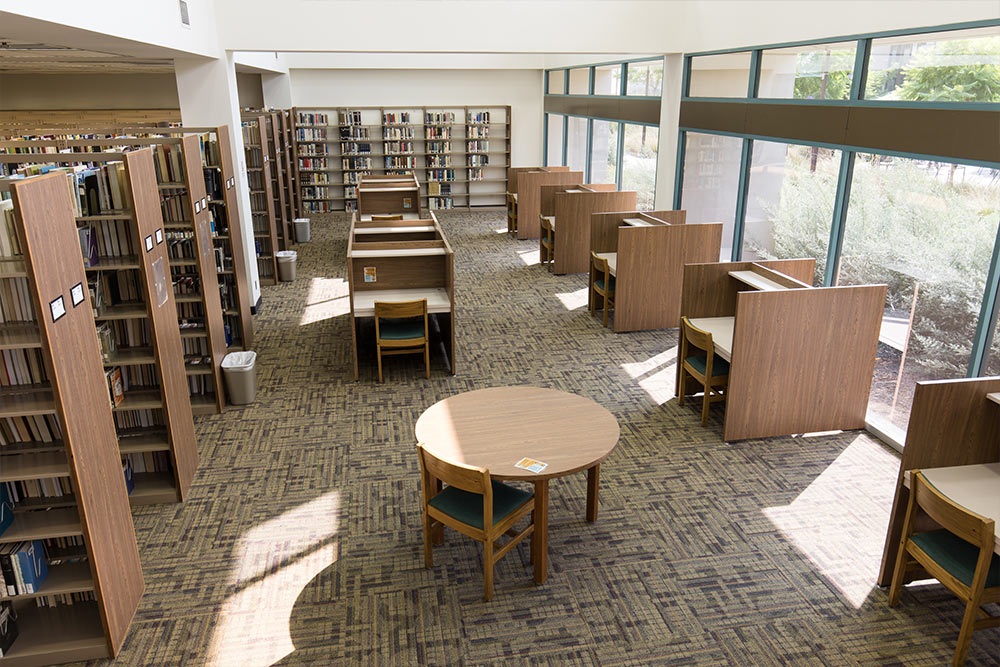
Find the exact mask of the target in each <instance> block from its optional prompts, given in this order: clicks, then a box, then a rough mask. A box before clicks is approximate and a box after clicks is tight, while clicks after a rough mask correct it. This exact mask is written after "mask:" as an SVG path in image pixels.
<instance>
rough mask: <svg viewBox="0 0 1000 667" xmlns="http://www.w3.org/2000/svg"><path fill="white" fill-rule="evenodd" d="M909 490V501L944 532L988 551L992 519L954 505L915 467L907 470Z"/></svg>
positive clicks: (992, 534)
mask: <svg viewBox="0 0 1000 667" xmlns="http://www.w3.org/2000/svg"><path fill="white" fill-rule="evenodd" d="M910 493H912V494H913V495H912V502H914V503H915V504H916V505H917V506H918V507H920V509H922V510H923V511H924V512H926V513H927V515H928V516H929V517H930V518H931V519H933V520H934V521H936V522H937V523H938V524H940V525H941V526H942V527H943V528H945V529H947V530H948V532H950V533H952V534H953V535H956V536H958V537H961V538H962V539H963V540H965V541H966V542H969V543H970V544H974V545H976V546H977V547H979V548H981V549H987V550H990V551H992V546H991V545H992V542H993V540H994V532H993V530H994V522H993V521H992V520H991V519H987V518H985V517H982V516H979V515H978V514H976V513H974V512H970V511H969V510H967V509H966V508H964V507H962V506H961V505H956V504H955V502H954V501H952V500H951V499H950V498H948V497H947V496H945V495H942V493H941V492H940V491H938V490H937V489H936V488H934V486H933V485H932V484H931V483H930V482H928V481H927V478H926V477H924V475H923V473H922V472H920V471H919V470H914V471H912V472H911V473H910Z"/></svg>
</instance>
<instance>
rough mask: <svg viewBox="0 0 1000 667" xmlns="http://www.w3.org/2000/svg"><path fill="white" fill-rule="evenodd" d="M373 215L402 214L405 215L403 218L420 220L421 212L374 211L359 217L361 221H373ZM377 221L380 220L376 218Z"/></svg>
mask: <svg viewBox="0 0 1000 667" xmlns="http://www.w3.org/2000/svg"><path fill="white" fill-rule="evenodd" d="M372 215H402V216H403V220H420V214H419V213H374V214H372V213H362V214H361V215H360V217H359V218H358V219H359V220H361V222H371V221H372ZM376 222H380V221H378V220H376ZM386 222H392V221H391V220H387V221H386Z"/></svg>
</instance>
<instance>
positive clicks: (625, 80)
mask: <svg viewBox="0 0 1000 667" xmlns="http://www.w3.org/2000/svg"><path fill="white" fill-rule="evenodd" d="M618 93H619V94H620V95H623V96H624V95H627V94H628V63H622V75H621V88H620V90H619V91H618Z"/></svg>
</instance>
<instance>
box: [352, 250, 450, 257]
mask: <svg viewBox="0 0 1000 667" xmlns="http://www.w3.org/2000/svg"><path fill="white" fill-rule="evenodd" d="M447 254H448V251H447V250H446V249H445V248H390V249H385V250H364V249H356V250H355V251H354V252H353V253H351V256H352V257H431V256H433V255H447Z"/></svg>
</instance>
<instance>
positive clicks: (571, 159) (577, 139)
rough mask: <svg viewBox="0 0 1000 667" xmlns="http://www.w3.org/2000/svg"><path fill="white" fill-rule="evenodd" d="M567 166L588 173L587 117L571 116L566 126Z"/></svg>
mask: <svg viewBox="0 0 1000 667" xmlns="http://www.w3.org/2000/svg"><path fill="white" fill-rule="evenodd" d="M566 166H568V167H569V168H570V169H571V170H573V171H582V172H583V173H584V175H586V173H587V119H586V118H582V117H580V116H570V117H569V125H568V126H567V127H566Z"/></svg>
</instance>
